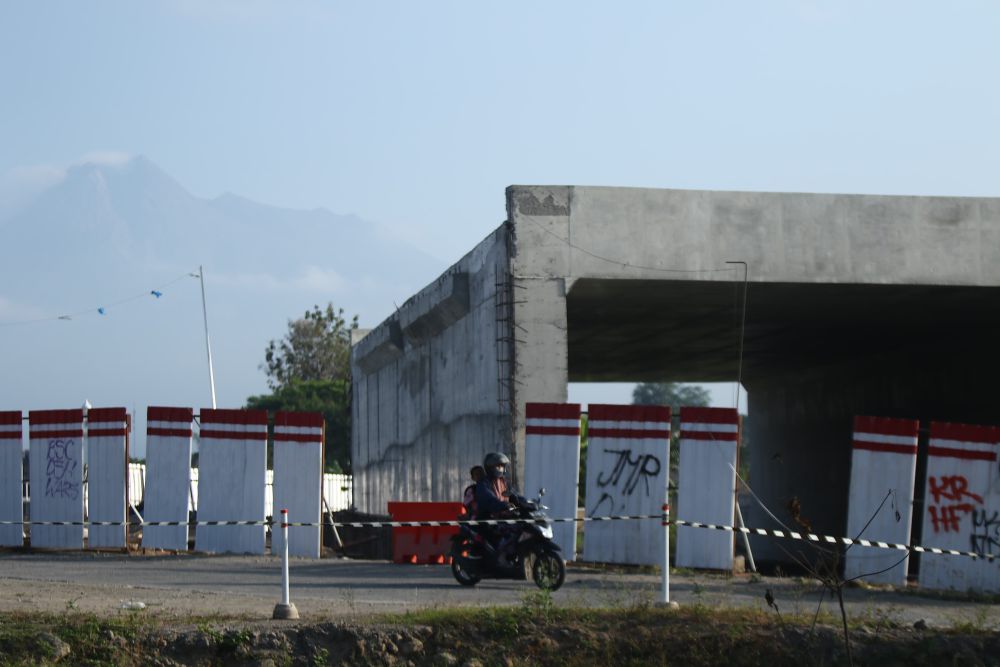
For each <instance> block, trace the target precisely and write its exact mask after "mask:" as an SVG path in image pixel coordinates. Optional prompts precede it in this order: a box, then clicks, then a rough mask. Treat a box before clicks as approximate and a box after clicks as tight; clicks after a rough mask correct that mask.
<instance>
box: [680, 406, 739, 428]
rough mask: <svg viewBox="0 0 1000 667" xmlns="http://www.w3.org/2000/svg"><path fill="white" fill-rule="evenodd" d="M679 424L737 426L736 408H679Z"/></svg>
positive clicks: (737, 414) (737, 413)
mask: <svg viewBox="0 0 1000 667" xmlns="http://www.w3.org/2000/svg"><path fill="white" fill-rule="evenodd" d="M681 423H682V424H683V423H695V424H739V423H740V413H739V412H737V411H736V408H681Z"/></svg>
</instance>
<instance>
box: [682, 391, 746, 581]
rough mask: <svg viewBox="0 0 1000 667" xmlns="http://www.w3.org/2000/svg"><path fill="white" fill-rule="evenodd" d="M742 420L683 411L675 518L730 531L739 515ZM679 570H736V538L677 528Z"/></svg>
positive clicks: (710, 411) (718, 411) (727, 412)
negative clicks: (737, 470) (737, 471)
mask: <svg viewBox="0 0 1000 667" xmlns="http://www.w3.org/2000/svg"><path fill="white" fill-rule="evenodd" d="M739 437H740V415H739V413H738V412H737V411H736V409H735V408H684V407H682V408H681V433H680V443H679V445H680V450H681V451H680V457H679V458H680V466H679V467H680V469H679V471H678V478H677V480H678V487H679V488H678V491H677V508H676V510H675V512H676V514H677V516H680V517H683V518H684V520H685V521H698V522H701V523H712V524H721V525H725V526H730V525H733V524H734V523H735V521H734V516H735V512H736V455H737V447H738V445H739ZM674 562H675V563H676V565H677V567H694V568H706V569H712V570H732V568H733V533H731V532H729V531H714V530H698V529H696V528H691V527H689V526H678V528H677V550H676V554H675V556H674Z"/></svg>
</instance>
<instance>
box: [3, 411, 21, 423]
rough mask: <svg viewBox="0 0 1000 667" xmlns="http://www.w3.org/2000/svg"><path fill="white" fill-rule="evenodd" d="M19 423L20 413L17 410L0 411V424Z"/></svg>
mask: <svg viewBox="0 0 1000 667" xmlns="http://www.w3.org/2000/svg"><path fill="white" fill-rule="evenodd" d="M20 423H21V413H20V411H18V410H14V411H5V412H0V424H2V425H3V426H12V425H14V424H20Z"/></svg>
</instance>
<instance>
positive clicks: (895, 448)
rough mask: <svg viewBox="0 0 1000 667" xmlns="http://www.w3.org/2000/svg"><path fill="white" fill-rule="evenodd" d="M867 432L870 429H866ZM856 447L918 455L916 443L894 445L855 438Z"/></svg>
mask: <svg viewBox="0 0 1000 667" xmlns="http://www.w3.org/2000/svg"><path fill="white" fill-rule="evenodd" d="M867 432H868V431H866V433H867ZM886 435H888V434H886ZM854 449H867V450H868V451H870V452H889V453H890V454H908V455H910V456H916V455H917V446H916V445H894V444H892V443H889V442H865V441H864V440H855V441H854Z"/></svg>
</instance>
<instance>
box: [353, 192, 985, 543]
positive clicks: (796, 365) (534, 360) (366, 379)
mask: <svg viewBox="0 0 1000 667" xmlns="http://www.w3.org/2000/svg"><path fill="white" fill-rule="evenodd" d="M732 261H741V262H746V264H747V266H748V267H749V300H748V308H747V318H746V333H745V349H744V355H743V370H742V374H743V384H744V386H745V387H746V389H747V392H748V397H749V405H750V412H751V415H752V419H751V420H750V432H749V436H750V440H751V443H752V447H751V450H750V465H751V484H752V486H753V487H754V489H755V491H756V492H757V493H758V494H759V495H760V496H761V497H762V498H763V499H764V500H765V502H767V503H768V504H769V505H770V506H771V508H772V509H773V510H774V511H775V513H777V514H778V515H779V516H781V517H782V518H785V517H786V516H787V515H786V514H784V507H785V505H786V504H787V502H788V501H789V500H790V499H791V498H793V497H797V498H798V499H799V500H800V503H801V507H802V514H803V516H806V517H808V518H809V519H810V520H811V522H812V526H813V528H814V529H816V530H817V531H819V532H825V533H830V534H842V533H843V531H844V529H845V525H846V510H847V486H848V477H849V466H850V430H851V418H852V417H853V416H854V415H855V414H873V415H879V416H895V417H908V418H919V419H923V420H931V419H935V420H949V421H969V422H973V423H987V424H995V423H998V422H1000V419H998V417H997V409H996V407H995V401H996V398H997V392H996V391H994V387H995V386H997V378H1000V373H998V370H1000V368H998V367H1000V359H998V355H997V353H996V351H995V350H996V347H995V342H994V341H996V340H997V337H998V333H1000V307H998V306H1000V199H984V198H943V197H940V198H939V197H895V196H868V195H835V194H784V193H752V192H709V191H685V190H648V189H628V188H601V187H576V186H557V187H549V186H512V187H510V188H508V190H507V220H506V221H505V222H504V223H503V224H502V225H501V226H500V227H499V228H498V229H497V230H496V231H494V232H493V233H492V234H491V235H490V236H489V237H488V238H486V239H485V240H484V241H483V242H481V243H480V244H479V245H478V246H477V247H476V248H474V249H473V250H472V251H471V252H470V253H469V254H467V255H466V256H465V257H463V258H462V259H461V260H460V261H459V262H457V263H456V264H455V265H454V266H452V267H451V268H450V269H449V270H448V271H446V272H445V274H444V275H442V276H441V278H439V279H438V280H437V281H436V282H435V283H433V284H432V285H429V286H428V287H426V288H425V289H423V290H422V291H421V292H419V293H418V294H417V295H415V296H414V297H413V298H411V299H410V300H409V301H407V302H406V303H405V304H404V305H403V306H402V307H401V308H400V309H399V311H398V312H397V313H394V314H393V315H392V316H391V317H389V318H388V319H387V320H386V321H384V322H383V323H382V324H380V325H379V326H378V327H377V328H375V329H374V330H373V331H372V332H371V333H369V334H368V335H367V336H366V337H364V338H363V339H362V340H360V341H359V342H358V344H357V345H356V346H355V347H354V350H353V354H352V369H353V372H354V434H353V441H352V454H353V469H354V473H355V489H356V491H355V503H356V504H357V505H358V507H359V508H360V509H362V510H365V511H372V512H384V511H385V503H386V502H387V501H388V500H395V499H403V498H406V499H411V500H451V499H454V498H455V497H456V494H457V493H458V489H459V488H460V487H461V484H462V482H463V481H464V479H465V476H466V474H467V469H468V467H469V466H470V465H472V464H473V463H474V462H476V461H477V460H478V459H481V458H482V455H483V454H484V453H485V452H487V451H490V450H492V449H496V448H502V449H505V450H507V451H511V452H512V454H513V458H514V461H515V465H518V466H519V464H520V461H521V459H522V455H523V444H524V405H525V403H526V402H529V401H554V402H559V401H565V400H566V395H567V394H566V391H567V390H566V385H567V383H568V382H584V381H586V382H601V381H608V382H610V381H616V382H620V381H652V380H656V381H659V380H671V381H682V382H708V381H733V380H736V378H737V372H738V370H737V366H738V364H737V360H738V348H739V332H740V320H741V314H742V297H743V268H742V266H740V265H733V264H727V262H732ZM510 443H512V444H510ZM517 473H518V474H523V470H521V469H520V468H518V470H517ZM919 513H920V509H919V508H917V514H919ZM746 520H747V523H748V524H749V525H755V526H767V525H770V524H771V523H772V522H771V521H770V520H769V519H768V518H767V517H766V515H765V514H764V513H763V512H762V511H757V510H756V509H755V510H752V511H750V512H749V513H748V516H747V517H746ZM755 549H756V550H757V551H759V552H760V553H759V556H760V557H762V558H764V559H766V558H768V557H772V558H780V554H779V553H776V552H774V551H772V550H771V548H770V547H769V546H768V545H767V544H763V543H762V544H759V545H756V546H755Z"/></svg>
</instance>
